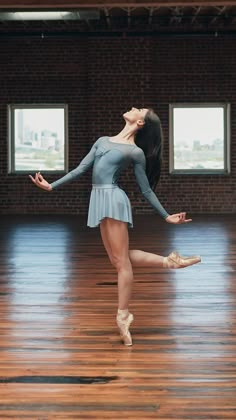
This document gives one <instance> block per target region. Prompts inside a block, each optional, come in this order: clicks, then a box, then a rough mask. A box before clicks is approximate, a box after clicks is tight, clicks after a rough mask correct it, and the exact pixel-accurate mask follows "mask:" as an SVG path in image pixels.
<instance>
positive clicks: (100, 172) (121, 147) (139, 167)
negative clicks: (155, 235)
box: [51, 136, 169, 218]
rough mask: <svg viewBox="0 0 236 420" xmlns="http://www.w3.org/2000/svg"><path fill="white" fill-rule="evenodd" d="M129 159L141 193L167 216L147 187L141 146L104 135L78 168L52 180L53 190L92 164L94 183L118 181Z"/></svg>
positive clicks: (79, 174) (144, 160) (163, 215)
mask: <svg viewBox="0 0 236 420" xmlns="http://www.w3.org/2000/svg"><path fill="white" fill-rule="evenodd" d="M130 162H132V163H133V167H134V173H135V177H136V180H137V183H138V185H139V188H140V190H141V192H142V194H143V196H144V197H145V198H146V200H147V201H148V202H149V203H150V204H151V206H152V207H153V208H154V209H155V210H156V211H157V212H158V213H159V214H160V215H161V216H162V217H163V218H166V217H167V216H169V214H168V213H167V211H166V210H165V209H164V207H163V206H162V205H161V203H160V201H159V200H158V198H157V196H156V194H155V193H154V192H153V191H152V189H151V187H150V184H149V181H148V178H147V175H146V172H145V166H146V158H145V155H144V153H143V150H142V149H141V148H139V147H137V146H136V145H133V144H127V143H115V142H113V141H111V140H110V139H109V137H107V136H105V137H100V138H99V139H98V140H97V141H96V142H95V143H94V145H93V146H92V148H91V150H90V152H89V153H88V154H87V155H86V156H85V157H84V159H83V160H82V161H81V162H80V164H79V165H78V166H77V168H75V169H73V170H72V171H70V172H69V173H68V174H66V175H65V176H63V177H62V178H60V179H58V180H57V181H55V182H52V184H51V186H52V189H53V190H54V189H55V188H57V187H59V186H61V185H63V184H65V183H67V182H69V181H71V180H73V179H75V178H79V177H80V176H81V175H82V174H83V173H84V172H86V171H87V170H88V169H89V168H90V167H91V166H92V165H93V174H92V183H93V184H117V181H118V178H119V176H120V173H121V172H122V171H123V170H124V169H125V168H126V167H127V166H128V164H129V163H130Z"/></svg>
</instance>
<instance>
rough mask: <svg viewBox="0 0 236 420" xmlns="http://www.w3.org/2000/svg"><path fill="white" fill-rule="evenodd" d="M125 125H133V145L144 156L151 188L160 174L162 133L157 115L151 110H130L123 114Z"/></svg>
mask: <svg viewBox="0 0 236 420" xmlns="http://www.w3.org/2000/svg"><path fill="white" fill-rule="evenodd" d="M123 117H124V119H125V121H126V123H127V124H129V125H131V124H132V125H133V127H134V134H135V143H136V145H137V146H138V147H140V148H141V149H143V152H144V154H145V156H146V173H147V177H148V180H149V183H150V185H151V187H152V188H155V186H156V185H157V183H158V181H159V178H160V174H161V161H162V147H163V132H162V126H161V121H160V118H159V117H158V115H157V114H156V113H155V112H154V111H153V109H151V108H141V109H138V108H132V109H131V110H130V111H129V112H126V113H125V114H123Z"/></svg>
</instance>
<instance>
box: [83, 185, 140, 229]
mask: <svg viewBox="0 0 236 420" xmlns="http://www.w3.org/2000/svg"><path fill="white" fill-rule="evenodd" d="M105 217H110V218H112V219H116V220H120V221H122V222H127V223H128V227H133V218H132V210H131V204H130V201H129V198H128V197H127V195H126V193H125V192H124V191H123V190H122V189H121V188H119V186H118V185H116V184H93V188H92V191H91V195H90V201H89V210H88V221H87V225H88V226H89V227H97V226H98V225H99V223H100V222H101V221H102V220H103V219H104V218H105Z"/></svg>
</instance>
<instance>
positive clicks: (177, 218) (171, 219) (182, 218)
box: [165, 212, 192, 225]
mask: <svg viewBox="0 0 236 420" xmlns="http://www.w3.org/2000/svg"><path fill="white" fill-rule="evenodd" d="M165 220H166V222H167V223H173V224H175V225H180V224H181V223H189V222H191V221H192V219H186V213H185V212H182V213H176V214H171V215H170V216H168V217H167V218H166V219H165Z"/></svg>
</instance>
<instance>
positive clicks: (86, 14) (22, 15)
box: [0, 10, 99, 21]
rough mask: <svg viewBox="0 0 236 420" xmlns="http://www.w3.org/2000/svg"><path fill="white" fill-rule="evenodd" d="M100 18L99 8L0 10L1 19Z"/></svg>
mask: <svg viewBox="0 0 236 420" xmlns="http://www.w3.org/2000/svg"><path fill="white" fill-rule="evenodd" d="M80 19H99V12H98V10H78V11H34V12H29V11H27V12H24V11H22V12H21V11H20V12H8V13H6V12H4V13H1V12H0V20H3V21H5V20H15V21H22V20H80Z"/></svg>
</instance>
